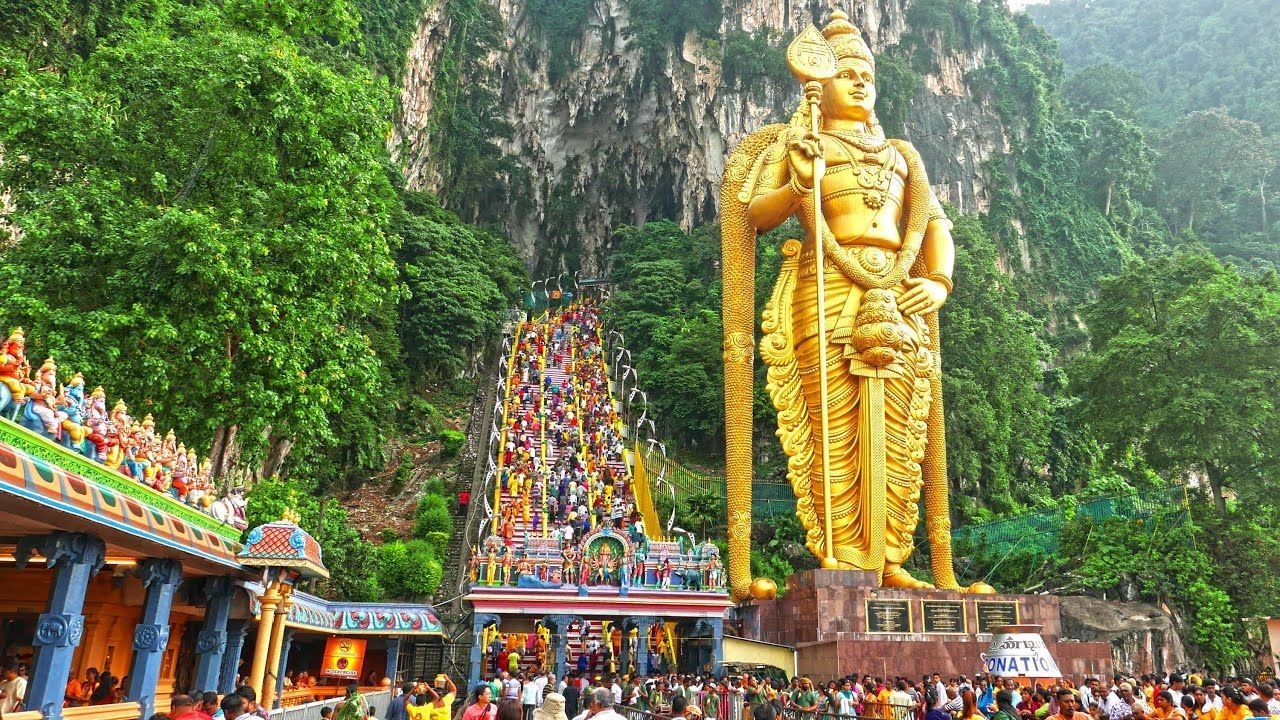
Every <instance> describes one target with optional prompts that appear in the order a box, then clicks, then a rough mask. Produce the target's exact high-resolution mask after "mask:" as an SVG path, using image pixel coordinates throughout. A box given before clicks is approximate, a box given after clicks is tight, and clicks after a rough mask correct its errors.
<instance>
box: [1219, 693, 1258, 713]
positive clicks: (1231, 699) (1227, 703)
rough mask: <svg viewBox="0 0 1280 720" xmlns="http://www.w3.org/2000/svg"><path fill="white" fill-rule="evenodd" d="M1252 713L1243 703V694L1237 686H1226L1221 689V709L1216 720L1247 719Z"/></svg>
mask: <svg viewBox="0 0 1280 720" xmlns="http://www.w3.org/2000/svg"><path fill="white" fill-rule="evenodd" d="M1250 717H1252V715H1251V714H1250V713H1249V708H1248V706H1246V705H1245V702H1244V695H1242V694H1241V693H1240V690H1239V689H1238V688H1234V687H1228V688H1225V689H1224V690H1223V691H1222V710H1221V711H1220V712H1219V713H1218V720H1249V718H1250Z"/></svg>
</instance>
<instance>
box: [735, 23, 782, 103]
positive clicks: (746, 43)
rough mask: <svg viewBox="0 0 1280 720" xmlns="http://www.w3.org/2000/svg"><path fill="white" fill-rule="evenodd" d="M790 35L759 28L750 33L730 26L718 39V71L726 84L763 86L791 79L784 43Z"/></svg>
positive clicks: (749, 86)
mask: <svg viewBox="0 0 1280 720" xmlns="http://www.w3.org/2000/svg"><path fill="white" fill-rule="evenodd" d="M790 42H791V38H790V37H789V36H788V35H786V34H783V33H778V32H776V31H773V30H770V29H769V28H767V27H760V28H758V29H757V30H756V31H755V32H753V33H749V32H747V31H745V30H740V29H738V28H730V29H729V30H728V31H726V32H725V34H724V37H723V38H722V39H721V41H720V47H721V54H720V55H721V61H720V73H721V78H722V80H723V82H724V83H725V84H726V85H737V86H738V87H743V88H753V87H755V88H764V87H769V86H771V85H783V84H785V83H787V82H790V81H791V69H790V67H789V66H788V65H787V45H789V44H790Z"/></svg>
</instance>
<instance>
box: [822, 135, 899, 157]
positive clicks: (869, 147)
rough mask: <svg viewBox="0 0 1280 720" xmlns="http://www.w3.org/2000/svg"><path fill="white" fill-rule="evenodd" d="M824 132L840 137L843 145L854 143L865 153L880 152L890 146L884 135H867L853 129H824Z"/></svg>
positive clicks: (853, 144)
mask: <svg viewBox="0 0 1280 720" xmlns="http://www.w3.org/2000/svg"><path fill="white" fill-rule="evenodd" d="M822 132H824V133H826V134H828V135H830V136H832V137H834V138H837V139H839V140H840V141H842V142H841V144H842V145H843V144H848V145H852V146H854V147H856V148H858V149H859V150H861V151H862V152H864V153H880V152H884V151H885V149H887V148H888V147H889V141H888V140H886V139H884V138H882V137H876V136H874V135H865V134H863V133H859V132H853V131H852V130H823V131H822Z"/></svg>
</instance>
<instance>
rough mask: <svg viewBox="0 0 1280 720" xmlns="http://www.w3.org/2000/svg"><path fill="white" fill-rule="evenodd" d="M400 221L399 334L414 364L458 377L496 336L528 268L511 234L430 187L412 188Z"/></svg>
mask: <svg viewBox="0 0 1280 720" xmlns="http://www.w3.org/2000/svg"><path fill="white" fill-rule="evenodd" d="M404 199H405V210H404V211H403V212H401V213H399V219H398V222H397V226H398V231H399V235H400V237H401V239H402V243H403V244H402V246H401V248H400V252H399V258H400V268H401V277H402V279H403V282H404V284H405V286H406V287H407V288H408V289H409V297H408V298H406V299H405V300H404V301H403V302H402V303H401V306H400V328H399V329H400V336H401V337H402V338H403V343H404V348H405V353H406V360H407V362H408V364H409V367H410V368H412V369H414V370H417V371H420V372H425V373H427V374H428V375H435V376H439V377H450V376H454V377H456V376H457V375H458V374H459V373H461V372H462V371H464V370H465V369H467V367H468V364H469V363H468V361H469V360H471V359H472V356H473V355H474V354H475V353H476V352H478V351H479V350H480V349H482V348H483V347H484V346H485V343H487V342H488V341H490V340H492V339H493V338H494V337H495V335H496V334H497V332H498V330H499V329H501V327H502V322H503V321H504V320H505V319H506V311H507V308H509V307H510V306H511V303H512V301H513V300H514V298H515V297H517V295H518V294H519V293H520V292H521V291H522V290H523V289H524V288H526V287H528V275H527V274H526V272H525V269H524V265H523V264H522V263H521V262H520V259H519V258H518V257H517V256H516V253H515V248H514V247H512V245H511V243H510V242H509V241H508V240H506V239H505V238H502V237H499V236H497V235H493V234H491V233H489V232H487V231H485V230H482V229H480V228H476V227H473V226H470V225H467V224H465V223H463V222H462V221H461V220H459V219H458V218H457V216H455V215H454V214H453V213H451V212H449V211H447V210H443V209H441V207H440V205H439V203H438V202H437V201H436V199H435V197H434V196H432V195H429V194H427V193H418V192H406V193H405V195H404Z"/></svg>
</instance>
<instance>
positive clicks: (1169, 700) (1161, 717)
mask: <svg viewBox="0 0 1280 720" xmlns="http://www.w3.org/2000/svg"><path fill="white" fill-rule="evenodd" d="M1147 717H1148V718H1151V720H1187V714H1186V713H1185V712H1183V710H1182V708H1181V707H1175V706H1174V704H1173V693H1171V692H1169V691H1168V690H1164V691H1161V692H1159V693H1157V694H1156V699H1155V709H1153V710H1152V711H1151V712H1150V713H1147Z"/></svg>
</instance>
